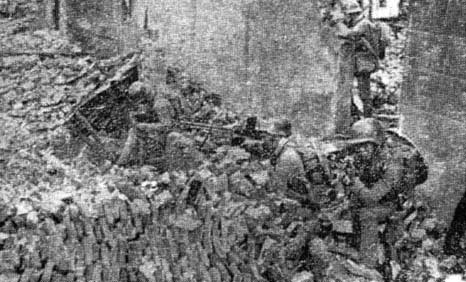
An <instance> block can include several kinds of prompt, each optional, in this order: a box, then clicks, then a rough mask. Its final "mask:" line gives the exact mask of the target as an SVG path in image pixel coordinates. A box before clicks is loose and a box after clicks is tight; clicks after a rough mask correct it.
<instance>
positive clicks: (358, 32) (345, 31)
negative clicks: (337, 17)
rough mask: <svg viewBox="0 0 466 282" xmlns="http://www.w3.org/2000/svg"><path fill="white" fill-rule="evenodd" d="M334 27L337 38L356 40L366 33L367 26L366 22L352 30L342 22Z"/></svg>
mask: <svg viewBox="0 0 466 282" xmlns="http://www.w3.org/2000/svg"><path fill="white" fill-rule="evenodd" d="M335 26H336V29H337V32H336V33H337V36H338V37H340V38H345V39H351V40H356V39H357V38H359V37H361V36H363V35H364V34H366V33H367V31H368V24H367V23H366V22H362V23H359V24H357V25H356V26H354V27H352V28H349V27H348V26H346V25H345V24H344V23H342V22H339V23H337V24H336V25H335Z"/></svg>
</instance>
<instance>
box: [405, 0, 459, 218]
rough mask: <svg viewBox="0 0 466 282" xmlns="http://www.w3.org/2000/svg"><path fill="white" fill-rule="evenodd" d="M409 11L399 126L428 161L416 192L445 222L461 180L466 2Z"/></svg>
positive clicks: (418, 5)
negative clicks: (425, 178) (424, 178)
mask: <svg viewBox="0 0 466 282" xmlns="http://www.w3.org/2000/svg"><path fill="white" fill-rule="evenodd" d="M411 9H412V11H411V31H410V43H409V48H408V56H409V67H410V69H409V70H408V71H407V77H406V79H405V83H404V91H403V95H402V99H401V109H402V113H403V115H404V117H405V119H404V124H403V130H404V131H405V132H406V134H408V135H409V136H410V137H411V138H412V139H413V140H414V141H415V142H416V143H417V144H418V145H419V146H420V149H421V150H422V151H423V153H424V154H425V156H426V159H427V161H428V163H429V165H430V174H429V180H428V181H427V183H425V184H424V185H423V186H422V188H421V189H420V191H421V193H422V194H423V195H424V197H427V198H430V199H431V203H432V205H433V206H434V207H436V208H437V212H438V214H439V215H440V217H441V218H442V219H444V220H446V221H447V223H448V222H450V220H451V218H452V216H453V213H454V210H455V208H456V205H457V203H458V202H459V200H460V199H461V196H462V194H463V192H464V190H465V186H464V184H465V183H466V178H465V173H464V171H465V168H466V162H465V151H464V148H465V145H466V143H465V140H466V139H465V136H466V128H465V110H464V106H465V105H466V80H465V78H466V77H465V75H464V66H465V65H466V61H465V58H466V56H465V55H466V53H465V49H464V46H465V44H466V32H465V30H466V29H465V24H466V23H465V21H464V17H463V15H464V13H465V11H466V5H465V4H464V3H460V2H458V1H412V3H411Z"/></svg>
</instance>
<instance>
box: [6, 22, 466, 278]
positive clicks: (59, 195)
mask: <svg viewBox="0 0 466 282" xmlns="http://www.w3.org/2000/svg"><path fill="white" fill-rule="evenodd" d="M12 26H13V27H12V28H11V29H10V31H4V30H2V31H1V32H3V33H2V37H1V38H2V39H1V42H2V43H1V44H2V46H9V47H8V48H9V49H8V50H12V51H15V52H19V51H21V52H23V54H22V55H18V56H14V55H9V56H7V57H2V58H1V59H2V61H1V64H2V65H1V66H2V68H1V72H2V78H1V79H2V83H0V85H1V88H0V98H1V99H2V103H1V105H2V108H1V109H0V118H1V122H2V123H3V124H5V126H4V127H2V129H0V130H1V134H2V135H3V136H5V137H6V138H2V139H1V141H0V142H1V143H0V151H1V152H2V153H3V154H1V155H0V185H1V187H2V189H0V199H1V200H0V281H5V282H10V281H14V282H18V281H21V282H23V281H47V282H48V281H52V282H54V281H138V282H139V281H212V282H215V281H243V282H246V281H293V282H310V281H361V282H362V281H383V279H384V278H385V279H386V280H388V281H438V280H440V279H443V278H445V277H446V276H447V274H448V273H461V272H463V273H464V265H465V262H464V261H462V259H459V258H456V257H454V256H451V257H446V256H444V255H443V254H442V251H441V249H440V246H442V241H443V236H444V235H443V234H444V229H445V226H443V225H442V223H440V222H438V221H437V220H436V219H435V217H433V216H432V215H431V213H430V211H429V207H427V206H425V205H424V204H423V203H421V202H416V203H413V202H410V201H408V202H407V203H406V204H405V206H404V207H403V209H401V210H400V211H399V213H400V214H399V216H398V217H396V219H394V220H398V221H399V224H398V226H399V234H397V236H396V237H395V238H392V241H393V242H394V243H393V245H392V246H379V248H378V251H377V253H376V254H374V255H377V256H378V257H379V260H380V262H383V261H386V258H387V257H390V259H391V260H390V265H386V266H385V268H384V269H378V270H374V269H368V268H367V267H365V266H363V265H362V264H360V263H359V254H358V252H357V251H356V249H355V248H354V245H355V240H357V238H356V231H355V229H356V227H355V226H353V221H352V214H351V208H350V201H349V198H348V197H349V196H348V194H349V193H348V191H347V186H348V185H350V179H349V178H350V177H349V174H350V173H351V172H350V168H351V166H350V165H349V164H351V162H352V156H345V157H344V158H337V157H336V156H330V157H329V158H328V161H329V162H330V164H329V168H330V169H331V171H330V172H329V173H328V175H324V174H323V171H322V170H316V171H315V174H313V175H311V177H309V178H310V179H312V180H313V181H312V183H311V184H312V185H311V187H310V189H309V190H306V188H305V187H303V186H302V185H300V183H294V184H290V185H289V186H287V187H283V186H282V184H279V183H281V182H280V181H278V182H277V180H276V179H275V178H274V168H273V166H272V165H271V163H270V160H269V159H267V158H258V157H257V156H254V155H253V154H251V152H249V151H247V150H245V149H243V148H240V147H238V146H231V145H225V144H226V143H225V144H221V142H213V141H218V140H208V141H207V142H206V141H205V140H206V139H205V138H204V137H203V136H199V135H200V133H201V132H197V131H190V132H182V131H178V132H172V133H170V134H169V136H168V139H169V140H173V141H174V142H171V143H170V144H172V145H176V146H173V148H174V149H175V150H174V151H173V154H168V155H167V163H168V165H167V167H166V169H165V171H164V172H161V171H160V170H159V169H157V168H155V167H153V166H149V165H144V166H140V167H126V168H125V167H121V166H116V165H113V164H112V163H111V162H109V161H107V162H105V161H104V162H103V163H101V164H99V166H97V165H95V164H93V163H92V162H90V161H89V159H88V158H87V156H86V154H85V149H83V150H81V151H80V152H78V154H77V156H75V157H73V158H70V159H66V158H65V159H63V158H62V159H59V158H57V157H56V156H55V155H54V153H55V152H53V150H52V149H50V148H52V147H54V145H56V143H57V142H65V141H66V138H68V137H69V135H68V134H69V133H68V132H67V130H65V128H64V127H63V126H61V125H63V122H64V121H65V119H66V117H67V116H69V113H70V111H71V110H72V109H73V108H76V107H75V106H76V105H79V104H80V103H83V102H85V98H86V97H89V93H91V94H92V93H93V94H95V93H104V92H102V91H104V90H106V89H108V87H110V86H111V85H112V83H111V81H112V79H113V81H116V80H118V78H119V77H121V72H118V70H121V69H122V68H123V69H124V68H125V66H127V65H128V64H129V63H130V62H132V60H133V58H134V57H133V54H130V55H126V56H121V57H118V58H113V59H110V60H106V61H97V60H95V59H93V58H92V57H90V56H86V55H85V54H82V53H81V52H80V50H79V48H77V47H75V46H74V45H73V44H71V43H69V42H68V41H66V40H64V39H63V38H61V37H60V36H59V35H58V34H55V33H54V32H49V31H47V32H46V31H36V32H28V31H25V32H22V31H21V29H18V27H17V25H12ZM5 30H8V29H5ZM11 30H14V31H11ZM15 40H18V41H15ZM15 42H16V43H15ZM8 44H10V45H8ZM16 46H21V49H19V48H18V47H16ZM395 46H397V45H395ZM400 46H401V45H400ZM37 50H41V52H40V54H30V53H28V52H31V51H34V52H36V51H37ZM390 52H391V51H389V57H390V59H389V60H392V59H393V58H392V56H395V57H396V58H399V56H400V55H399V53H397V52H398V51H393V53H390ZM57 53H61V54H59V55H57ZM389 64H391V63H389ZM129 65H131V64H129ZM387 69H391V68H387ZM400 73H401V71H400V72H397V71H393V72H389V74H387V75H393V76H391V77H390V79H388V80H389V83H392V81H400V80H399V79H400ZM167 84H170V83H169V82H168V83H167V82H165V83H161V85H160V89H158V90H160V93H162V92H164V91H166V92H164V94H166V95H167V97H168V98H170V97H172V94H173V93H169V92H170V91H173V89H172V90H169V89H168V88H167V87H168V86H167ZM392 86H393V87H395V88H396V91H395V92H394V93H395V94H396V95H399V92H398V90H399V88H397V87H399V84H394V85H392ZM390 87H391V86H390ZM101 90H102V91H101ZM162 90H163V91H162ZM180 91H188V92H189V93H190V94H195V95H187V96H189V97H191V98H192V99H194V101H189V103H187V104H184V105H182V107H181V108H182V109H184V110H186V111H185V112H182V113H179V114H181V115H184V117H187V118H189V119H190V120H191V121H201V122H215V123H216V124H233V123H235V121H237V119H238V118H237V116H236V115H235V114H234V113H231V112H229V111H228V110H226V109H224V108H222V107H220V106H218V103H217V102H216V101H215V100H216V99H217V98H216V96H215V95H210V94H212V93H208V91H205V89H202V87H201V86H199V85H196V84H195V83H194V84H193V83H191V84H189V85H187V86H186V87H182V88H181V90H180ZM384 93H385V92H384ZM178 94H180V93H174V94H173V95H175V96H176V95H178ZM181 95H183V93H181ZM383 95H385V94H383ZM383 95H382V94H381V97H384V96H383ZM396 95H395V96H396ZM91 96H92V95H91ZM94 97H95V96H94ZM199 97H203V98H205V97H210V98H209V99H212V100H211V102H210V103H208V106H206V107H203V106H204V104H202V103H201V104H200V105H199V103H196V102H197V101H196V99H199ZM387 97H389V96H387ZM390 97H391V96H390ZM397 97H398V96H397ZM381 99H382V98H381ZM384 99H385V98H384ZM387 99H388V98H387ZM393 102H394V103H393V105H396V101H393ZM384 103H385V102H384ZM387 103H388V102H387ZM390 103H391V102H390ZM191 106H193V107H191ZM384 113H386V114H393V113H396V111H395V110H394V111H393V112H384ZM84 114H86V113H84ZM199 144H202V145H203V147H204V149H202V148H201V149H196V148H198V147H199V146H198V145H199ZM180 148H181V149H183V150H177V149H180ZM206 148H208V149H206ZM315 158H316V160H315V163H316V166H317V164H318V162H319V160H318V157H317V156H315ZM329 176H332V177H329ZM311 192H312V193H311ZM306 193H309V194H308V195H306ZM302 195H306V196H304V197H303V196H302ZM383 230H384V226H381V234H384V233H383V232H382V231H383ZM388 247H391V248H388ZM387 249H390V250H391V252H390V254H387V252H386V250H387ZM381 273H383V274H384V275H385V277H383V276H382V274H381Z"/></svg>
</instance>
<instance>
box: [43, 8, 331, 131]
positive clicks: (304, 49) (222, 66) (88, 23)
mask: <svg viewBox="0 0 466 282" xmlns="http://www.w3.org/2000/svg"><path fill="white" fill-rule="evenodd" d="M44 1H45V3H48V6H46V9H48V12H47V14H48V15H50V11H51V10H52V8H53V3H54V2H55V0H44ZM59 2H60V9H61V13H62V14H61V18H66V24H65V25H61V27H60V29H62V30H64V31H65V32H66V33H67V34H69V35H70V36H72V37H73V38H74V39H76V40H78V41H80V42H82V43H83V44H82V46H83V47H84V49H90V50H94V51H97V54H100V55H102V56H104V57H105V56H112V55H115V54H118V53H121V52H123V51H125V50H128V49H131V48H132V47H135V46H136V45H137V44H138V42H140V38H141V35H142V34H143V28H147V29H148V30H150V31H151V33H152V35H153V36H152V38H155V39H156V42H155V44H154V45H152V46H153V48H162V49H164V50H166V52H165V61H166V62H165V63H166V64H176V65H180V66H182V67H185V68H187V69H188V71H189V72H190V73H191V74H193V75H194V76H195V77H196V78H197V79H198V80H200V81H205V82H206V83H207V85H209V87H210V88H211V89H212V90H214V91H215V92H218V93H219V94H221V95H222V96H223V97H224V100H225V101H227V102H229V103H231V105H232V107H235V108H237V109H239V110H244V111H245V112H247V113H254V114H260V115H263V116H275V117H278V116H287V117H291V119H292V120H293V121H294V124H295V126H296V127H298V128H299V129H300V130H301V131H304V132H306V133H307V134H309V135H318V134H322V133H323V131H324V129H325V128H327V127H329V125H330V124H331V117H330V115H329V112H330V97H331V95H332V92H333V91H334V90H335V85H336V83H335V76H336V75H335V72H336V68H335V66H336V64H335V59H336V54H335V50H333V49H335V44H334V41H333V40H334V39H333V38H332V37H331V36H330V35H329V34H330V32H329V31H328V30H325V28H324V27H323V26H322V24H321V22H320V19H319V13H320V12H319V8H318V6H317V5H318V3H319V2H322V1H308V0H294V1H281V0H235V1H233V0H230V1H227V0H176V1H173V0H121V1H119V0H118V1H117V0H115V1H113V0H102V1H91V0H84V1H83V0H59ZM124 5H126V6H130V8H131V9H130V13H131V18H129V19H126V20H125V18H124V16H123V14H124V8H123V6H124ZM49 17H50V16H49ZM49 22H51V19H49ZM49 25H50V24H49ZM52 26H53V25H52ZM146 34H147V33H146ZM328 46H330V48H327V47H328ZM149 48H152V47H149ZM332 48H333V49H332ZM158 55H159V54H155V56H154V57H157V56H158ZM158 63H159V62H154V64H158ZM157 69H163V68H160V67H157ZM154 77H158V78H159V79H160V77H161V76H160V75H154Z"/></svg>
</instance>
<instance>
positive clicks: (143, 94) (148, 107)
mask: <svg viewBox="0 0 466 282" xmlns="http://www.w3.org/2000/svg"><path fill="white" fill-rule="evenodd" d="M128 96H129V97H130V99H131V100H132V101H133V104H134V105H133V106H134V111H131V112H130V120H131V127H130V129H129V131H128V135H127V138H126V141H125V144H124V146H123V149H122V150H121V154H120V156H119V158H118V160H117V161H116V163H117V164H118V165H127V164H138V165H141V164H152V165H155V166H160V167H163V166H164V164H163V158H162V154H163V152H164V150H165V143H166V136H167V134H168V132H167V130H168V127H169V125H170V123H171V119H172V118H173V115H174V113H173V109H172V106H171V104H170V102H169V101H168V100H167V99H165V98H158V97H157V98H155V97H154V95H152V93H151V91H150V89H149V87H148V86H147V85H146V84H144V83H141V82H139V81H137V82H134V83H133V84H132V85H131V86H130V88H129V89H128Z"/></svg>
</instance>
